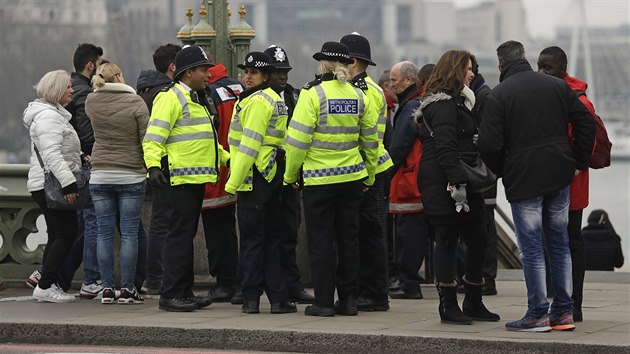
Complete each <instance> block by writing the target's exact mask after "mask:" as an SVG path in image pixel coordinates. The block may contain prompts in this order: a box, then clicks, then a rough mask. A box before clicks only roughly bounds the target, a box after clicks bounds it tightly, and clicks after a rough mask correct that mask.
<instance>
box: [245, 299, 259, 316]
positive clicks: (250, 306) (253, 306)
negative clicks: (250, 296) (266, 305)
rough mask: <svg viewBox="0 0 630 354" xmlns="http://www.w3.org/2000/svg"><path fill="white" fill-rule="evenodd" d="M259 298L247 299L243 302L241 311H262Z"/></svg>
mask: <svg viewBox="0 0 630 354" xmlns="http://www.w3.org/2000/svg"><path fill="white" fill-rule="evenodd" d="M259 304H260V302H259V300H251V301H249V300H247V301H245V302H244V303H243V306H242V307H241V312H242V313H260V308H259Z"/></svg>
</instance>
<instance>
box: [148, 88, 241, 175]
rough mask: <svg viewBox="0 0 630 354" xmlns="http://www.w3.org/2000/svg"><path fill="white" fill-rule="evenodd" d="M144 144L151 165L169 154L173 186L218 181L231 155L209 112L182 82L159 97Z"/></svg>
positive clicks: (152, 112) (157, 165)
mask: <svg viewBox="0 0 630 354" xmlns="http://www.w3.org/2000/svg"><path fill="white" fill-rule="evenodd" d="M142 148H143V149H144V162H145V164H146V166H147V168H151V167H160V160H161V158H162V157H163V156H165V155H168V165H169V166H168V167H169V172H170V180H171V186H176V185H180V184H202V183H207V182H212V183H215V182H216V181H217V176H218V167H219V164H222V165H225V164H226V163H227V161H228V160H229V158H230V155H229V153H228V152H227V151H225V150H223V147H221V145H220V144H218V143H217V141H216V136H215V132H214V127H213V126H212V121H211V118H210V117H209V116H208V112H207V111H206V110H205V109H204V107H203V106H201V105H200V104H198V103H195V102H193V101H192V100H191V97H190V93H189V92H188V91H187V90H186V89H185V88H184V87H183V86H182V85H180V84H175V85H174V86H173V87H171V88H170V89H168V90H166V91H163V92H160V93H159V94H158V95H157V96H156V97H155V100H154V102H153V110H152V111H151V118H150V119H149V126H148V127H147V133H146V134H145V136H144V140H143V141H142Z"/></svg>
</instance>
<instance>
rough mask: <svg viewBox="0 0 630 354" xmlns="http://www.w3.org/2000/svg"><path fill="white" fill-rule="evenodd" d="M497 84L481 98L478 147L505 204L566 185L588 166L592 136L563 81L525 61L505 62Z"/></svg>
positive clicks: (581, 108)
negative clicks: (571, 138) (502, 191)
mask: <svg viewBox="0 0 630 354" xmlns="http://www.w3.org/2000/svg"><path fill="white" fill-rule="evenodd" d="M500 81H501V83H500V84H499V85H497V86H496V87H495V88H494V89H493V90H492V92H490V93H489V94H488V96H487V97H486V99H485V102H484V107H483V109H482V119H481V126H480V128H479V140H478V142H477V145H478V147H479V151H480V152H481V155H482V158H483V160H484V162H485V163H486V164H487V165H488V167H489V168H490V169H491V170H492V171H493V172H495V173H496V174H497V175H498V176H502V177H503V185H504V186H505V192H506V196H507V199H508V201H510V202H514V201H518V200H523V199H528V198H533V197H535V196H540V195H543V194H545V193H549V192H553V191H557V190H559V189H561V188H564V187H566V186H568V185H569V183H571V180H572V179H573V175H574V172H575V169H576V168H577V169H580V170H585V169H587V168H588V163H589V159H590V156H591V151H592V149H593V141H594V138H595V125H594V123H593V118H592V117H591V115H590V113H589V112H588V110H587V109H586V108H585V107H584V105H583V104H582V103H581V102H580V100H579V99H578V96H577V95H576V94H575V93H574V92H573V91H572V90H571V89H570V88H569V86H567V84H566V83H565V82H564V81H562V80H560V79H558V78H555V77H552V76H549V75H544V74H540V73H537V72H534V71H533V70H532V68H531V66H530V65H529V63H528V62H527V61H526V60H525V59H519V60H514V61H512V62H510V63H508V64H506V66H505V68H504V69H503V71H502V73H501V77H500ZM569 123H571V124H572V126H573V132H574V137H575V140H574V143H573V144H572V145H571V144H570V143H569V133H568V126H569Z"/></svg>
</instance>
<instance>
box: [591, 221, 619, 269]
mask: <svg viewBox="0 0 630 354" xmlns="http://www.w3.org/2000/svg"><path fill="white" fill-rule="evenodd" d="M582 238H584V256H585V257H584V260H585V263H586V269H587V270H609V271H613V270H614V268H615V267H617V268H621V267H622V266H623V261H624V259H623V251H622V249H621V238H620V237H619V235H617V234H616V233H615V231H614V230H611V228H609V227H607V226H606V225H598V224H595V225H591V224H589V225H588V226H587V227H585V228H583V229H582Z"/></svg>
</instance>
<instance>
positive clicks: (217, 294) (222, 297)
mask: <svg viewBox="0 0 630 354" xmlns="http://www.w3.org/2000/svg"><path fill="white" fill-rule="evenodd" d="M235 292H236V290H235V289H234V288H233V287H231V286H221V285H217V286H216V287H215V288H214V289H210V291H208V297H210V300H212V301H213V302H230V301H231V300H232V296H234V293H235Z"/></svg>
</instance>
